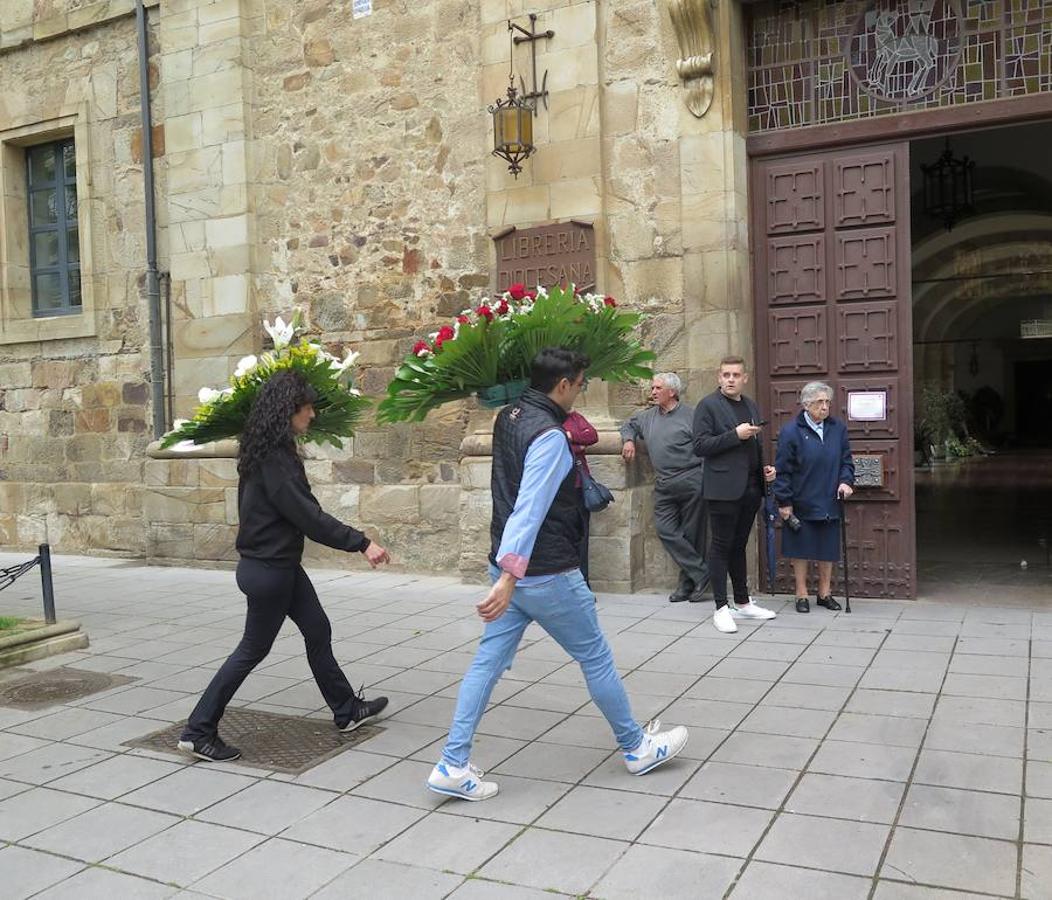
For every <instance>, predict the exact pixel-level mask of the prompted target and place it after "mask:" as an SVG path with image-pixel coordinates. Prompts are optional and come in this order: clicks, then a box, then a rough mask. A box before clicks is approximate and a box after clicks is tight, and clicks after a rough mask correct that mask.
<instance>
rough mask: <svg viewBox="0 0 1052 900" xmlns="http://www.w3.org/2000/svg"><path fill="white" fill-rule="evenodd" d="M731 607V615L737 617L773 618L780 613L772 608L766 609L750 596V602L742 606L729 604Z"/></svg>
mask: <svg viewBox="0 0 1052 900" xmlns="http://www.w3.org/2000/svg"><path fill="white" fill-rule="evenodd" d="M728 605H729V606H730V609H731V615H732V616H734V618H736V619H773V618H775V617H776V616H777V615H778V613H776V612H774V611H773V610H770V609H764V608H763V607H762V606H760V605H759V604H757V603H754V602H753V600H752V598H751V597H750V598H749V602H748V603H743V604H742V605H741V606H735V605H734V604H733V603H731V604H728Z"/></svg>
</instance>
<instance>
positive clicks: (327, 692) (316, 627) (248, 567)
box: [183, 559, 354, 740]
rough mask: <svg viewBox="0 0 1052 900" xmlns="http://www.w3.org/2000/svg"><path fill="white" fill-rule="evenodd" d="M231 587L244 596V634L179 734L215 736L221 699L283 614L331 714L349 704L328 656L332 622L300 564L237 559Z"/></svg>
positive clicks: (260, 655) (259, 655) (265, 648)
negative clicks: (293, 625) (299, 637)
mask: <svg viewBox="0 0 1052 900" xmlns="http://www.w3.org/2000/svg"><path fill="white" fill-rule="evenodd" d="M237 586H238V587H239V588H240V589H241V592H242V593H243V594H244V595H245V596H246V597H247V598H248V613H247V615H246V617H245V633H244V635H243V636H242V638H241V642H240V643H239V644H238V645H237V647H236V649H235V650H234V652H233V653H231V654H230V656H229V658H228V659H227V661H226V662H225V663H223V665H222V666H221V667H220V669H219V671H218V672H216V674H215V677H214V678H213V679H212V681H211V683H210V684H209V685H208V687H207V688H206V689H205V692H204V694H202V695H201V699H200V700H198V701H197V706H195V707H194V711H193V712H192V713H190V718H189V720H188V721H187V723H186V728H185V729H184V730H183V739H184V740H197V739H198V738H203V737H212V736H214V735H215V733H216V731H217V729H218V727H219V720H220V718H222V716H223V713H224V712H225V711H226V707H227V704H228V703H229V702H230V700H231V698H232V697H233V696H234V694H235V693H236V692H237V689H238V688H239V687H241V684H242V682H243V681H244V680H245V679H246V678H247V677H248V674H249V672H251V671H252V670H253V669H254V668H255V667H256V666H258V665H259V664H260V663H261V662H262V661H263V659H264V658H265V657H266V655H267V654H268V653H269V652H270V648H271V646H272V645H273V643H274V639H275V638H276V637H277V636H278V632H279V631H280V630H281V626H282V624H283V623H284V621H285V616H288V617H289V618H290V619H292V621H293V622H295V623H296V627H297V628H299V630H300V632H301V633H302V634H303V641H304V643H305V644H306V646H307V661H308V662H309V663H310V668H311V672H313V673H314V680H315V681H317V682H318V687H319V688H320V689H321V694H322V696H323V697H324V698H325V702H326V703H327V704H329V708H330V709H332V711H333V712H334V713H337V714H338V713H340V712H341V711H345V710H346V709H347V708H349V705H350V700H351V699H352V697H353V696H354V691H353V689H352V688H351V685H350V684H349V683H348V681H347V678H346V676H345V675H344V674H343V671H342V670H341V669H340V666H339V664H338V663H337V662H336V657H334V656H333V655H332V626H331V625H330V624H329V617H328V616H327V615H325V611H324V610H323V609H322V608H321V603H319V602H318V595H317V593H316V592H315V590H314V585H312V584H311V582H310V579H309V578H308V577H307V573H306V572H304V571H303V567H302V566H296V567H295V568H281V567H279V566H274V565H271V564H270V563H266V562H263V561H262V560H258V559H242V560H241V561H240V562H239V563H238V564H237Z"/></svg>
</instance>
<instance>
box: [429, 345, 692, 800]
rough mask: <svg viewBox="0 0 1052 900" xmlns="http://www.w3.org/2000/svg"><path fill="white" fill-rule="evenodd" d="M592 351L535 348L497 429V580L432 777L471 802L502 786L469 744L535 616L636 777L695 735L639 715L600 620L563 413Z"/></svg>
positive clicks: (481, 607) (493, 557)
mask: <svg viewBox="0 0 1052 900" xmlns="http://www.w3.org/2000/svg"><path fill="white" fill-rule="evenodd" d="M589 364H590V361H589V359H588V357H587V356H584V355H583V354H581V353H577V352H574V351H572V350H565V349H563V348H561V347H547V348H545V349H543V350H541V352H540V353H538V354H537V357H536V358H535V359H534V360H533V364H532V367H531V372H530V386H529V387H528V388H527V389H526V390H525V391H524V392H523V395H522V397H521V398H520V399H519V400H518V401H516V402H515V403H512V404H511V405H509V406H506V407H505V408H504V409H503V410H502V411H501V412H500V414H499V415H498V416H497V421H496V423H495V424H494V426H493V476H492V481H491V487H492V491H493V520H492V523H491V525H490V538H491V547H492V551H491V553H490V577H491V578H492V579H493V587H492V588H491V589H490V592H489V593H488V594H487V595H486V597H485V598H484V599H483V600H482V601H481V602H480V603H479V604H478V605H477V608H478V613H479V616H480V617H481V618H482V620H483V621H484V622H485V623H486V628H485V631H484V632H483V634H482V641H481V642H480V644H479V648H478V652H477V653H476V654H475V659H474V661H473V662H472V663H471V668H469V669H468V672H467V674H466V675H465V676H464V681H463V682H462V683H461V685H460V691H459V693H458V695H457V708H456V712H455V713H454V714H453V727H452V728H451V729H450V731H449V739H448V740H447V742H446V746H445V748H444V749H443V750H442V759H441V760H439V762H438V764H437V765H436V766H435V768H434V769H432V771H431V775H430V776H429V777H428V779H427V786H428V787H429V788H430V789H431V790H433V791H436V792H437V793H440V794H447V795H449V796H451V797H462V798H464V799H465V800H487V799H489V798H490V797H493V796H495V795H496V793H497V785H496V784H495V783H493V782H491V781H483V780H482V775H483V773H482V772H481V771H480V770H479V769H477V768H476V767H475V766H473V765H472V764H471V743H472V740H473V739H474V736H475V729H476V728H477V727H478V724H479V720H480V719H481V718H482V713H483V711H484V710H485V708H486V704H487V703H488V702H489V698H490V693H491V692H492V691H493V687H494V685H496V683H497V681H498V680H499V679H500V676H501V675H502V674H503V673H504V671H505V670H506V669H509V668H511V663H512V660H513V659H514V658H515V651H516V650H517V649H518V647H519V642H520V641H521V640H522V635H523V632H524V631H525V630H526V626H527V625H529V624H530V622H537V624H538V625H540V626H541V628H543V629H544V630H545V631H547V632H548V634H550V635H551V636H552V637H553V638H555V640H556V641H557V642H558V643H559V644H560V646H562V648H563V649H564V650H565V651H566V652H567V653H569V654H570V655H571V656H572V657H573V658H574V659H575V660H576V661H577V662H578V663H579V664H580V666H581V671H582V672H583V673H584V677H585V681H586V682H587V684H588V692H589V693H590V694H591V695H592V700H593V701H595V705H596V706H598V707H599V709H600V710H601V711H602V713H603V715H604V716H605V717H606V720H607V722H609V723H610V727H611V729H612V730H613V732H614V737H615V738H616V739H617V743H618V745H619V746H620V747H621V750H622V753H623V754H624V758H625V765H626V766H627V768H628V771H629V772H630V773H632V774H633V775H642V774H644V773H646V772H649V771H650V770H651V769H654V768H656V767H657V766H659V765H661V764H662V763H666V762H668V761H669V760H670V759H672V758H673V757H674V756H676V755H677V754H678V753H679V752H680V751H681V750H682V749H683V747H684V746H685V745H686V743H687V729H686V728H684V727H682V726H679V727H676V728H673V729H671V730H669V731H665V732H658V731H657V729H656V727H655V728H654V729H652V730H648V731H647V732H644V730H643V729H642V728H641V727H640V725H639V723H638V722H637V721H636V720H635V719H634V718H633V717H632V710H631V708H630V706H629V703H628V696H627V695H626V694H625V688H624V685H622V683H621V676H620V675H619V674H618V672H617V669H616V668H615V666H614V658H613V655H612V654H611V652H610V647H609V645H608V644H607V642H606V638H605V637H604V636H603V632H602V631H601V630H600V628H599V618H598V616H597V615H596V610H595V598H594V597H593V595H592V592H591V591H590V590H589V588H588V586H587V585H586V584H585V581H584V577H583V576H582V575H581V570H580V543H581V539H582V537H583V501H582V497H581V490H580V488H579V487H577V486H576V479H575V477H574V471H573V458H572V454H571V451H570V446H569V442H568V439H567V436H566V433H565V432H564V431H563V427H562V425H563V421H564V420H565V418H566V416H567V414H568V413H569V411H570V409H571V408H572V407H573V403H574V400H575V399H576V398H577V395H578V394H579V393H580V392H581V390H582V388H583V387H584V384H585V377H584V373H585V370H586V369H587V368H588V366H589Z"/></svg>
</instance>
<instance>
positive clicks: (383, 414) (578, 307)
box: [377, 288, 655, 423]
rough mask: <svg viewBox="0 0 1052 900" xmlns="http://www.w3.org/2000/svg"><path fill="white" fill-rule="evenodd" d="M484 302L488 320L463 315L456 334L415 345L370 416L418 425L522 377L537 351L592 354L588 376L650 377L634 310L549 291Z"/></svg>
mask: <svg viewBox="0 0 1052 900" xmlns="http://www.w3.org/2000/svg"><path fill="white" fill-rule="evenodd" d="M503 302H504V303H507V304H508V309H507V312H506V313H503V314H501V313H499V312H498V305H499V304H500V303H501V300H497V301H495V302H494V304H491V305H490V306H491V307H492V310H493V313H494V314H493V315H492V317H490V316H487V315H483V314H479V313H478V312H477V311H476V313H474V314H471V315H467V314H465V315H463V316H461V317H460V318H459V319H458V323H457V325H456V328H455V330H454V329H448V331H449V332H452V333H453V334H454V335H455V336H452V337H449V336H447V337H445V338H443V337H442V336H441V335H439V336H438V337H437V338H436V337H435V336H432V342H431V343H428V342H426V341H420V342H418V344H417V347H416V348H414V351H413V352H412V353H410V354H409V355H408V356H407V357H406V358H405V360H404V361H403V363H402V365H401V366H400V367H399V369H398V371H397V372H396V373H395V377H394V378H393V379H392V381H391V383H390V384H389V385H388V387H387V396H386V397H385V398H384V399H383V401H381V403H380V405H379V408H378V411H377V419H378V421H379V422H381V423H390V422H419V421H421V420H423V419H424V418H425V417H426V416H427V414H428V413H429V412H430V411H431V410H432V409H435V408H437V407H439V406H441V405H442V404H444V403H448V402H450V401H452V400H460V399H463V398H465V397H468V396H470V395H471V394H475V393H479V392H482V391H485V390H486V389H487V388H491V387H494V386H495V385H498V384H507V383H509V382H514V381H520V380H522V379H527V378H529V374H530V364H531V363H532V361H533V358H534V357H535V356H536V355H537V353H538V351H540V350H541V349H542V348H544V347H566V348H568V349H571V350H579V351H581V352H583V353H586V354H588V356H589V357H591V361H592V362H591V366H590V367H589V369H588V373H587V374H588V376H589V377H590V378H602V379H604V380H606V381H629V380H632V379H637V378H650V377H652V374H653V373H652V372H651V371H650V369H649V368H647V365H646V364H647V363H649V362H651V361H652V360H654V359H655V355H654V353H652V352H651V351H649V350H646V349H644V348H643V346H642V345H641V344H640V342H639V340H638V338H637V337H636V336H635V333H636V330H637V328H638V326H639V324H640V322H641V321H642V316H641V315H640V314H638V313H633V312H628V311H623V310H620V309H617V307H616V305H615V304H614V303H613V301H612V300H610V298H602V297H596V296H594V295H585V296H584V297H581V296H579V295H577V294H575V293H574V291H573V290H572V289H569V288H566V289H563V288H553V289H551V290H550V291H548V292H547V293H546V294H545V293H539V295H538V296H537V297H536V300H534V301H533V302H530V300H529V298H528V297H522V296H521V295H520V296H519V297H515V296H512V295H510V294H508V293H505V294H504V295H503Z"/></svg>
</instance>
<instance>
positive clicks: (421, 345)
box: [413, 341, 431, 356]
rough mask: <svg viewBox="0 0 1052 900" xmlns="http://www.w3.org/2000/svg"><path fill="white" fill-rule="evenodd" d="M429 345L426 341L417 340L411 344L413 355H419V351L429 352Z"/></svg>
mask: <svg viewBox="0 0 1052 900" xmlns="http://www.w3.org/2000/svg"><path fill="white" fill-rule="evenodd" d="M430 352H431V347H430V346H428V343H427V341H417V342H416V343H415V344H413V356H419V355H420V354H421V353H430Z"/></svg>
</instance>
